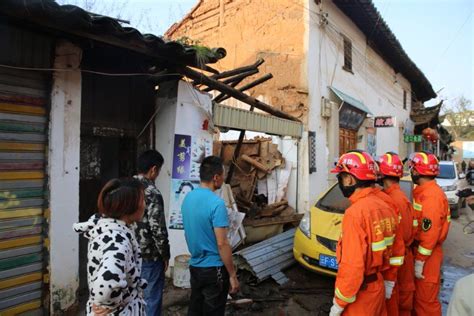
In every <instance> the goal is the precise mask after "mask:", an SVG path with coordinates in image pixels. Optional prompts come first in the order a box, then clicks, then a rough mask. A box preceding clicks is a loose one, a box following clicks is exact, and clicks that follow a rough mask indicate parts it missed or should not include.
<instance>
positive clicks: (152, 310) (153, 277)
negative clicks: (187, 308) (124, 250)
mask: <svg viewBox="0 0 474 316" xmlns="http://www.w3.org/2000/svg"><path fill="white" fill-rule="evenodd" d="M163 269H164V263H163V261H145V260H144V261H143V263H142V279H145V280H146V281H147V282H148V286H147V287H146V289H145V302H146V304H147V305H146V315H148V316H160V315H161V305H162V301H163V300H162V298H163V289H164V288H165V271H163Z"/></svg>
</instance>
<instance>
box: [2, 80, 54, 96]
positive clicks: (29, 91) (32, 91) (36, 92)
mask: <svg viewBox="0 0 474 316" xmlns="http://www.w3.org/2000/svg"><path fill="white" fill-rule="evenodd" d="M0 91H5V92H10V93H18V94H26V95H31V96H34V97H39V98H42V97H45V96H46V91H44V90H43V89H41V88H38V89H36V88H30V87H22V86H14V87H12V86H11V85H9V84H3V83H0Z"/></svg>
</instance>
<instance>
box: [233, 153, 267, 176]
mask: <svg viewBox="0 0 474 316" xmlns="http://www.w3.org/2000/svg"><path fill="white" fill-rule="evenodd" d="M240 158H241V159H242V160H243V161H245V162H247V163H249V164H250V165H252V166H254V167H255V168H257V169H258V170H261V171H263V172H266V173H271V172H272V170H271V169H269V168H267V167H266V166H265V165H264V164H262V163H260V162H258V161H257V160H255V159H253V158H251V157H249V156H247V155H242V156H241V157H240Z"/></svg>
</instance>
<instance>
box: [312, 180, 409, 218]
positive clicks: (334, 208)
mask: <svg viewBox="0 0 474 316" xmlns="http://www.w3.org/2000/svg"><path fill="white" fill-rule="evenodd" d="M400 188H401V189H402V191H403V193H405V195H406V196H407V197H408V199H409V200H410V201H412V199H413V184H412V182H410V181H403V180H402V181H400ZM350 205H351V203H350V201H349V199H347V198H345V197H344V196H343V195H342V192H341V189H339V186H338V185H337V184H336V185H334V186H333V187H332V188H331V189H330V190H329V191H328V193H326V195H325V196H323V197H322V198H321V199H320V200H319V201H318V202H317V203H316V207H317V208H319V209H322V210H324V211H327V212H331V213H339V214H344V212H345V211H346V209H347V208H348V207H349V206H350Z"/></svg>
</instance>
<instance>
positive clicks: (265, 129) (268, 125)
mask: <svg viewBox="0 0 474 316" xmlns="http://www.w3.org/2000/svg"><path fill="white" fill-rule="evenodd" d="M213 121H214V125H215V126H218V127H226V128H230V129H236V130H247V131H254V132H261V133H267V134H271V135H280V136H291V137H296V138H301V136H302V133H303V124H302V123H301V122H296V121H291V120H287V119H283V118H279V117H276V116H271V115H266V114H262V113H256V112H251V111H248V110H244V109H240V108H236V107H232V106H227V105H222V104H218V103H215V104H214V110H213Z"/></svg>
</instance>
